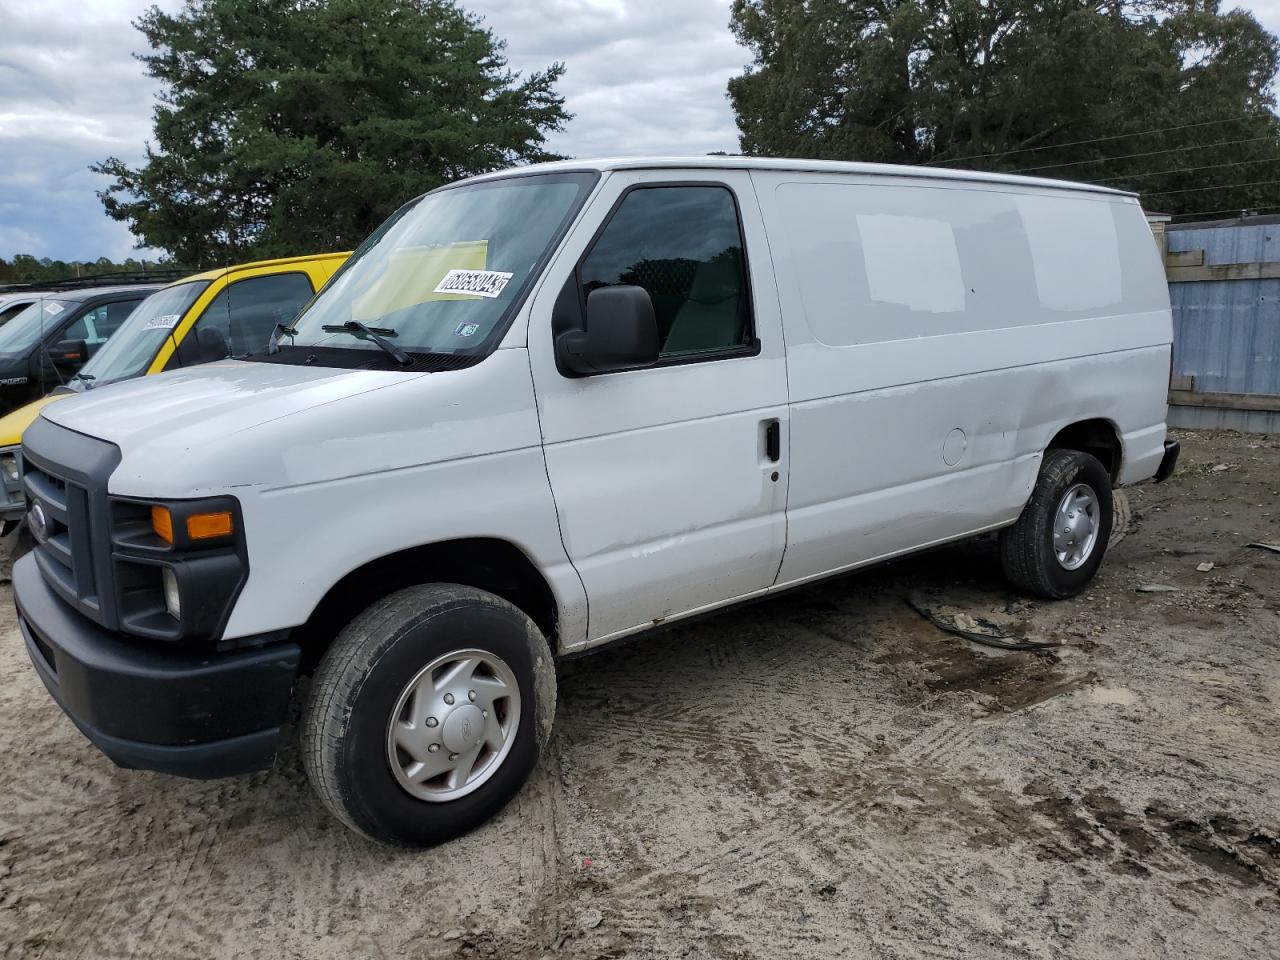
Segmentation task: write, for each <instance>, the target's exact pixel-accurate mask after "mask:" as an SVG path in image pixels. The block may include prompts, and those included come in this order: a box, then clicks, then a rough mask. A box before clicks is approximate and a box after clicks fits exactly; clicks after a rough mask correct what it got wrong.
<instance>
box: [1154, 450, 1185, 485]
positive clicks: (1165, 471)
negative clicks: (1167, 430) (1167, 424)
mask: <svg viewBox="0 0 1280 960" xmlns="http://www.w3.org/2000/svg"><path fill="white" fill-rule="evenodd" d="M1181 449H1182V448H1181V446H1180V445H1179V444H1178V441H1177V440H1166V441H1165V442H1164V459H1163V460H1161V461H1160V467H1159V469H1157V470H1156V483H1159V482H1160V481H1162V480H1168V479H1169V478H1170V477H1172V476H1173V471H1174V469H1175V468H1176V467H1177V466H1178V454H1179V452H1181Z"/></svg>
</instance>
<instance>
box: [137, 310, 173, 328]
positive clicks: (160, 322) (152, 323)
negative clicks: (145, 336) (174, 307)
mask: <svg viewBox="0 0 1280 960" xmlns="http://www.w3.org/2000/svg"><path fill="white" fill-rule="evenodd" d="M181 319H182V314H180V313H166V314H165V315H164V316H163V317H152V318H151V319H150V320H148V321H147V325H146V326H145V327H143V328H142V329H143V330H172V329H173V328H174V327H176V326H177V325H178V321H179V320H181Z"/></svg>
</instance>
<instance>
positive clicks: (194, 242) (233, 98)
mask: <svg viewBox="0 0 1280 960" xmlns="http://www.w3.org/2000/svg"><path fill="white" fill-rule="evenodd" d="M136 26H137V27H138V28H139V29H140V30H141V31H142V32H143V33H144V34H145V36H146V39H147V43H148V44H149V45H150V47H151V49H152V51H154V52H153V53H150V54H146V55H143V56H141V57H140V59H141V60H142V62H143V63H145V64H146V66H147V71H148V73H150V75H151V76H153V77H155V78H156V79H158V80H160V81H161V82H162V83H163V84H164V93H163V95H162V97H161V102H160V104H159V106H158V107H157V108H156V111H155V145H154V147H150V146H149V147H148V150H147V157H146V162H145V163H144V164H143V165H142V166H141V167H140V168H137V169H131V168H130V167H128V166H126V165H125V164H124V163H122V162H121V161H120V160H118V159H116V158H114V157H113V158H110V159H108V160H106V161H104V162H102V163H100V164H97V165H95V166H94V167H93V168H92V169H93V170H95V171H96V172H99V173H103V174H106V175H108V176H110V177H112V178H113V180H114V182H113V183H112V184H111V185H110V186H109V187H108V188H107V189H106V190H104V191H102V192H100V193H99V196H100V197H101V198H102V202H103V204H104V206H105V207H106V209H107V213H108V214H109V215H110V216H112V217H114V218H115V219H117V220H122V221H125V222H127V223H129V225H130V229H132V230H133V232H134V233H135V234H136V235H137V236H138V237H139V238H140V239H141V241H142V242H143V243H144V244H145V245H146V246H150V247H157V248H160V249H164V250H168V251H169V252H170V253H171V254H173V255H174V256H175V257H176V258H177V259H179V260H182V261H183V262H187V263H194V264H201V265H210V264H218V263H222V262H234V261H244V260H251V259H256V258H261V257H272V256H287V255H292V254H299V253H311V252H316V251H320V250H338V249H345V248H352V247H355V246H356V245H358V244H359V243H360V241H361V240H363V239H364V237H365V236H366V235H367V234H368V233H369V232H370V231H371V230H373V228H374V227H376V226H377V225H378V223H380V222H381V221H382V220H383V219H384V218H385V217H386V216H388V215H389V214H390V213H391V212H392V211H394V210H395V209H396V208H397V207H398V206H400V204H402V203H404V202H405V201H406V200H408V199H409V198H411V197H413V196H416V195H417V194H420V193H423V192H424V191H427V190H431V189H434V188H435V187H438V186H440V185H442V184H444V183H447V182H449V181H451V180H454V179H457V178H459V177H464V176H469V175H472V174H476V173H482V172H485V171H489V170H495V169H500V168H502V167H505V166H510V165H512V164H516V163H520V162H532V161H539V160H547V159H555V158H554V157H553V156H552V155H550V154H548V153H547V152H546V151H545V150H544V145H545V141H546V134H547V133H548V132H550V131H555V130H559V129H561V128H562V127H563V125H564V123H565V121H566V120H568V118H569V115H568V114H566V113H565V111H564V100H563V98H562V97H560V96H559V95H557V94H556V92H555V90H554V84H555V82H556V80H558V79H559V78H560V76H561V74H562V73H563V71H564V67H563V65H562V64H558V63H557V64H552V65H551V66H550V67H548V68H547V69H546V70H543V71H540V72H536V73H533V74H531V75H529V76H528V77H525V78H523V79H522V78H520V77H519V76H518V75H517V74H514V73H512V72H511V71H510V70H508V68H507V65H506V60H505V59H504V57H503V56H502V49H503V47H504V44H503V42H502V41H499V40H497V39H495V38H494V36H493V35H492V33H491V32H490V31H489V30H487V29H484V28H483V27H481V26H480V25H479V21H478V20H477V19H476V18H475V17H474V16H472V15H471V14H469V13H467V12H465V11H464V10H462V9H460V8H459V7H457V6H456V5H455V3H453V2H452V0H187V2H186V4H185V6H184V7H183V8H182V10H181V12H179V13H177V14H174V15H170V14H167V13H164V12H162V11H161V10H159V9H158V8H156V7H152V8H151V9H150V10H148V11H147V12H146V13H145V14H144V15H143V16H142V18H141V19H140V20H138V21H137V23H136Z"/></svg>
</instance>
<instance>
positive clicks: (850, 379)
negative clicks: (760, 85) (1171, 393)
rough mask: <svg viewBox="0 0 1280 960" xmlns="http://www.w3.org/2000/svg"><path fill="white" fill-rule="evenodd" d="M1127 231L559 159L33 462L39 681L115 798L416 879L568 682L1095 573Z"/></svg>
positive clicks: (1157, 446)
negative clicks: (212, 796) (291, 836)
mask: <svg viewBox="0 0 1280 960" xmlns="http://www.w3.org/2000/svg"><path fill="white" fill-rule="evenodd" d="M1170 332H1171V325H1170V313H1169V299H1168V295H1167V292H1166V288H1165V282H1164V276H1163V272H1162V269H1161V264H1160V261H1159V257H1158V255H1157V252H1156V248H1155V245H1154V244H1153V243H1152V242H1151V236H1150V233H1149V231H1148V228H1147V225H1146V222H1145V220H1144V218H1143V215H1142V210H1141V209H1140V208H1139V205H1138V202H1137V200H1136V199H1135V198H1134V197H1133V196H1132V195H1129V194H1125V193H1119V192H1116V191H1114V190H1108V189H1105V188H1101V187H1095V186H1089V185H1081V184H1070V183H1058V182H1053V181H1047V180H1033V179H1023V178H1018V177H1011V176H1003V175H996V174H985V173H964V172H957V171H951V170H939V169H932V168H920V167H913V168H904V167H886V166H876V165H868V164H847V163H832V162H818V161H808V160H755V159H739V158H722V157H704V158H697V159H689V160H676V159H673V160H655V159H642V160H613V161H600V162H578V161H569V162H560V163H554V164H549V165H543V166H531V167H526V168H522V169H519V170H511V171H507V172H504V173H499V174H493V175H487V176H481V177H476V178H472V179H469V180H465V181H462V182H459V183H456V184H453V185H451V186H448V187H445V188H442V189H439V190H436V191H434V192H432V193H429V194H427V195H425V196H423V197H419V198H418V199H417V200H414V201H413V202H411V203H409V204H407V205H406V206H405V207H403V208H402V209H401V210H399V211H398V212H397V213H396V214H395V215H393V216H392V217H391V218H390V219H389V220H388V221H387V222H386V223H385V224H384V225H383V226H382V227H380V228H379V229H378V230H377V231H376V232H375V233H374V234H373V236H371V237H370V238H369V240H368V241H366V243H365V244H364V245H362V247H361V248H360V249H359V250H358V251H357V252H356V253H355V254H354V255H353V256H352V258H351V259H350V260H349V261H348V262H347V263H346V264H345V265H344V267H343V268H342V270H341V271H340V272H339V273H338V274H337V275H336V276H335V277H334V278H333V279H332V280H331V281H330V282H329V284H328V285H327V286H326V287H325V289H324V290H322V291H321V292H320V294H319V295H318V296H317V297H316V298H315V300H313V301H312V302H311V304H310V305H309V306H308V307H307V308H306V309H305V310H304V311H303V312H302V313H301V314H300V315H299V317H298V318H297V320H296V321H294V323H293V324H292V325H291V326H288V327H285V328H281V330H280V331H279V333H278V335H277V337H276V338H275V343H274V345H273V346H272V348H271V350H270V351H268V352H267V353H265V354H262V355H255V356H254V357H253V358H251V360H250V361H248V362H244V361H230V360H229V361H222V362H219V363H213V364H208V365H205V366H201V367H197V368H194V369H184V370H180V371H173V372H170V373H167V374H165V375H163V376H160V377H146V378H142V379H139V380H135V381H133V382H131V383H126V384H120V385H117V386H116V387H113V388H112V389H111V390H107V391H90V392H89V393H87V394H86V395H84V396H80V397H75V398H72V399H69V400H67V401H65V402H61V403H57V404H54V405H51V406H49V407H47V408H46V409H45V410H43V411H42V413H41V416H40V417H39V419H37V420H36V422H35V423H34V424H32V426H31V427H30V428H29V429H28V430H27V433H26V435H25V437H24V440H23V457H24V459H25V462H26V468H27V473H26V476H25V485H26V492H27V496H28V500H29V502H30V509H29V511H28V514H27V522H28V523H29V525H30V528H31V531H32V533H33V536H34V538H35V541H36V546H35V549H34V550H33V551H32V553H31V554H30V555H28V556H27V557H25V558H23V559H22V560H21V561H19V562H18V564H17V565H16V566H15V569H14V573H13V581H14V594H15V597H16V601H17V607H18V613H19V622H20V624H21V629H22V632H23V636H24V637H25V640H26V645H27V649H28V652H29V654H30V657H31V660H32V663H33V664H34V667H35V670H36V671H37V673H38V674H39V675H40V677H41V679H42V680H43V681H44V683H45V684H46V686H47V687H48V689H49V692H50V693H51V694H52V696H53V697H54V699H55V700H57V702H58V703H59V704H60V705H61V706H62V708H63V709H64V710H65V711H66V713H67V714H68V715H69V716H70V717H71V719H72V720H73V721H74V722H75V723H76V724H77V725H78V726H79V728H80V729H81V730H82V731H83V732H84V734H85V735H86V736H87V737H88V738H89V739H90V740H91V741H93V743H95V744H96V745H97V746H98V747H100V748H101V750H102V751H103V752H104V753H105V754H106V755H107V756H108V757H110V758H111V759H112V760H114V761H115V762H116V763H118V764H120V765H122V766H126V767H139V768H144V769H150V770H160V771H168V772H170V773H177V774H183V775H186V776H194V777H216V776H224V775H229V774H239V773H244V772H246V771H249V770H255V769H259V768H262V767H264V766H267V765H269V764H270V763H271V762H272V758H273V756H274V754H275V751H276V747H277V744H278V743H279V740H280V737H281V735H282V731H283V730H284V729H285V727H286V722H287V720H288V718H289V715H290V714H289V711H290V700H291V697H292V696H293V695H294V694H295V692H296V691H298V690H299V680H300V678H302V677H304V676H309V678H310V682H309V684H307V685H305V686H306V688H307V692H306V694H305V699H304V702H303V703H302V708H301V709H302V714H301V724H300V726H301V741H302V756H303V763H304V766H305V767H306V770H307V773H308V775H309V777H310V779H311V781H312V783H313V785H314V786H315V788H316V791H317V792H318V794H319V796H320V798H321V799H322V801H323V802H324V804H325V805H326V806H327V807H328V809H329V810H330V811H332V812H333V813H334V814H335V815H336V816H338V817H339V818H341V819H342V820H343V821H344V822H346V823H347V824H348V825H349V826H351V827H353V828H354V829H356V830H359V831H361V832H362V833H364V834H366V835H368V836H371V837H376V838H379V839H382V840H388V841H394V842H399V843H405V844H419V845H421V844H431V843H435V842H439V841H442V840H445V839H447V838H450V837H453V836H456V835H457V834H459V833H461V832H463V831H466V830H468V829H470V828H472V827H474V826H476V825H477V824H479V823H481V822H482V821H484V820H485V819H486V818H488V817H489V816H491V815H492V814H493V813H495V812H496V811H497V810H499V809H500V808H501V807H502V806H503V805H504V804H505V803H506V802H507V801H508V800H509V799H510V798H511V797H512V796H513V795H514V794H515V793H516V791H517V790H518V789H519V788H520V786H521V784H522V783H523V782H524V781H525V779H526V777H527V776H528V775H529V772H530V770H531V769H532V768H533V765H534V763H535V760H536V757H537V754H538V750H539V748H540V747H541V746H542V745H543V744H544V743H545V742H546V740H547V737H548V735H549V733H550V730H551V724H552V717H553V713H554V709H555V701H556V674H555V661H556V658H557V657H560V656H563V655H565V654H571V653H577V652H580V651H585V650H588V649H590V648H593V647H597V646H599V645H601V644H605V643H609V642H610V641H613V640H617V639H619V638H622V637H627V636H630V635H632V634H636V633H639V632H641V631H644V630H648V629H650V628H652V627H655V626H657V625H659V624H665V623H671V622H672V621H675V620H679V619H681V618H685V617H690V616H692V615H694V614H700V613H705V612H707V611H711V610H715V609H716V608H719V607H724V606H727V605H729V604H734V603H739V602H742V601H744V600H749V599H752V598H759V597H764V596H767V595H769V594H772V593H774V592H777V591H781V590H786V589H788V588H792V587H796V586H799V585H801V584H806V583H811V582H813V581H815V580H817V579H819V578H822V577H829V576H832V575H834V574H839V573H842V572H844V571H848V570H852V569H854V568H857V567H860V566H863V565H865V564H870V563H875V562H877V561H882V560H886V559H888V558H891V557H895V556H899V555H901V554H905V553H909V552H911V551H915V550H920V549H923V548H927V547H931V546H933V545H935V544H941V543H946V542H948V541H952V540H956V539H958V538H962V537H970V536H973V535H975V534H979V533H983V532H984V531H997V530H998V531H999V532H1000V533H999V537H1000V556H1001V560H1002V562H1003V566H1004V569H1005V570H1006V572H1007V574H1008V576H1009V578H1010V580H1011V581H1012V582H1013V583H1014V584H1015V585H1016V586H1017V587H1019V588H1021V589H1023V590H1025V591H1028V592H1030V593H1032V594H1034V595H1036V596H1039V597H1045V598H1063V597H1070V596H1072V595H1074V594H1077V593H1079V592H1080V591H1082V590H1084V589H1085V588H1086V586H1087V585H1088V584H1089V582H1090V580H1091V579H1092V578H1093V577H1094V575H1095V574H1096V573H1097V571H1098V568H1099V566H1100V564H1101V563H1102V560H1103V557H1104V555H1105V552H1106V549H1107V540H1108V536H1109V534H1110V530H1111V491H1112V488H1113V486H1115V485H1117V484H1127V483H1134V482H1137V481H1141V480H1146V479H1149V478H1151V477H1153V476H1154V477H1156V478H1157V479H1160V478H1162V477H1165V476H1167V475H1168V474H1169V473H1170V472H1171V471H1172V469H1173V465H1174V463H1175V460H1176V457H1177V445H1176V443H1173V442H1171V441H1169V440H1167V439H1166V436H1165V413H1166V397H1167V387H1168V375H1169V358H1170Z"/></svg>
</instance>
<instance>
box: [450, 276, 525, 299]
mask: <svg viewBox="0 0 1280 960" xmlns="http://www.w3.org/2000/svg"><path fill="white" fill-rule="evenodd" d="M511 277H512V274H510V273H500V272H499V271H497V270H450V271H449V272H448V273H446V274H445V275H444V277H443V278H441V280H440V282H439V283H438V284H436V288H435V290H434V291H433V292H434V293H457V294H463V295H465V296H469V297H489V298H490V299H492V298H493V297H496V296H499V295H500V294H501V293H502V291H503V289H504V288H505V287H506V285H507V282H508V281H509V280H510V279H511Z"/></svg>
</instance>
